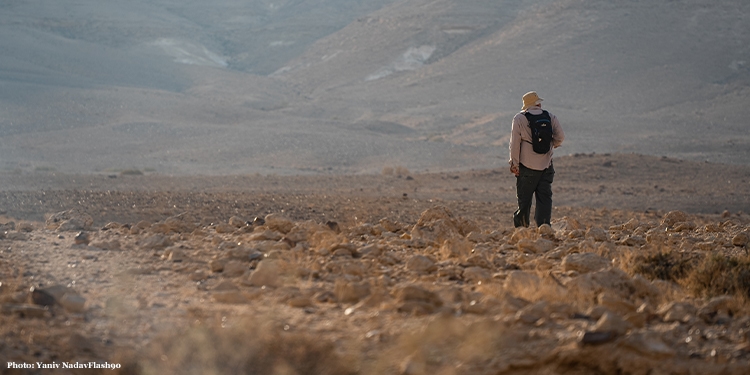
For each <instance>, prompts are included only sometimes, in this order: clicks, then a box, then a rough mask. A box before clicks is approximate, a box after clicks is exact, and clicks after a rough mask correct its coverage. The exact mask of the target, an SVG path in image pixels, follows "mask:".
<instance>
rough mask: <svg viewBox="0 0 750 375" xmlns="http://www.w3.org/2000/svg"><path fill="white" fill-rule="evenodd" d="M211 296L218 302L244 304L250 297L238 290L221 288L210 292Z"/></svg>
mask: <svg viewBox="0 0 750 375" xmlns="http://www.w3.org/2000/svg"><path fill="white" fill-rule="evenodd" d="M211 298H213V300H214V301H216V302H219V303H227V304H235V305H239V304H245V303H248V302H250V298H248V296H247V295H245V294H244V293H242V292H241V291H239V290H222V291H214V292H212V293H211Z"/></svg>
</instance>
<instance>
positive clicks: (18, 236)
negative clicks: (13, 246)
mask: <svg viewBox="0 0 750 375" xmlns="http://www.w3.org/2000/svg"><path fill="white" fill-rule="evenodd" d="M5 239H6V240H11V241H28V239H29V235H28V234H26V233H23V232H5Z"/></svg>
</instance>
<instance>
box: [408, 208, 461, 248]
mask: <svg viewBox="0 0 750 375" xmlns="http://www.w3.org/2000/svg"><path fill="white" fill-rule="evenodd" d="M466 234H468V233H466ZM456 237H463V235H462V234H461V232H460V230H459V228H458V222H457V220H456V218H455V217H454V216H453V214H452V213H451V212H450V210H448V209H447V208H446V207H443V206H438V207H433V208H429V209H427V210H425V211H424V212H422V214H421V215H420V217H419V220H418V221H417V223H416V224H414V226H413V227H412V229H411V238H413V239H422V240H424V241H427V242H430V243H433V244H438V245H439V244H442V243H443V242H444V241H446V240H448V239H451V238H456Z"/></svg>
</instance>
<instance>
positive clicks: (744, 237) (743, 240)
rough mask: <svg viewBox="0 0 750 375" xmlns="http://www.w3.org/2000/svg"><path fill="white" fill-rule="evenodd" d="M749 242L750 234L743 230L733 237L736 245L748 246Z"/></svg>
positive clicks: (733, 242) (733, 243)
mask: <svg viewBox="0 0 750 375" xmlns="http://www.w3.org/2000/svg"><path fill="white" fill-rule="evenodd" d="M748 242H750V236H748V234H747V232H741V233H739V234H737V235H735V236H734V237H732V245H734V246H740V247H744V246H747V243H748Z"/></svg>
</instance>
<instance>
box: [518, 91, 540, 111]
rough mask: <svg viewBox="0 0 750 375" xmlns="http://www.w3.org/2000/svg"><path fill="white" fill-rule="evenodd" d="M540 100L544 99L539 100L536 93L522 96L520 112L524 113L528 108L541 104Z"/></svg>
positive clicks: (531, 92) (532, 92)
mask: <svg viewBox="0 0 750 375" xmlns="http://www.w3.org/2000/svg"><path fill="white" fill-rule="evenodd" d="M542 100H544V99H542V98H540V97H539V95H537V93H536V91H529V92H527V93H526V94H524V95H523V108H521V110H522V111H525V110H526V109H528V108H529V107H533V106H535V105H539V104H542Z"/></svg>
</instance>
